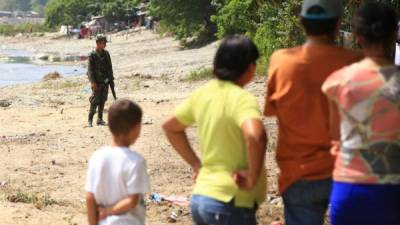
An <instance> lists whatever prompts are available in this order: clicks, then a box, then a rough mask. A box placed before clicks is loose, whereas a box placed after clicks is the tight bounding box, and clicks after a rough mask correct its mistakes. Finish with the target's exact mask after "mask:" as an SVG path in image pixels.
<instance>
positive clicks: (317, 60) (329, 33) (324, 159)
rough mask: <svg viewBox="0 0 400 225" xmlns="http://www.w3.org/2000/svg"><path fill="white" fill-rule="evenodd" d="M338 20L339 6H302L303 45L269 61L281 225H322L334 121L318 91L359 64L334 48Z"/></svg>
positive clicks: (320, 1)
mask: <svg viewBox="0 0 400 225" xmlns="http://www.w3.org/2000/svg"><path fill="white" fill-rule="evenodd" d="M342 14H343V6H342V1H341V0H305V1H304V3H303V6H302V10H301V15H300V16H301V23H302V25H303V27H304V29H305V32H306V35H307V39H306V42H305V43H304V44H303V45H301V46H298V47H295V48H291V49H281V50H278V51H276V52H275V53H274V54H273V55H272V57H271V59H270V64H269V71H268V87H267V94H266V101H265V108H264V115H265V116H276V117H277V119H278V121H279V123H278V126H279V137H278V148H277V152H276V160H277V163H278V166H279V169H280V176H279V192H280V194H281V195H282V197H283V203H284V210H285V221H286V225H322V224H324V217H325V213H326V210H327V208H328V203H329V196H330V193H331V187H332V171H333V165H334V157H333V156H331V154H330V148H331V134H330V130H329V121H330V119H332V120H338V119H337V115H335V114H329V104H328V99H327V97H326V96H325V95H324V94H323V92H322V91H321V87H322V84H323V82H324V81H325V79H326V78H327V77H328V76H329V75H330V74H331V73H332V72H334V71H336V70H338V69H340V68H342V67H344V66H346V65H349V64H351V63H353V62H356V61H358V60H361V58H362V55H361V53H356V52H353V51H350V50H345V49H343V48H339V47H337V46H336V45H335V40H336V38H337V35H338V33H339V27H340V18H341V17H342Z"/></svg>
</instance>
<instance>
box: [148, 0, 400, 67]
mask: <svg viewBox="0 0 400 225" xmlns="http://www.w3.org/2000/svg"><path fill="white" fill-rule="evenodd" d="M383 1H384V2H387V3H389V4H392V5H393V6H394V7H396V8H397V9H398V11H400V1H398V0H383ZM302 2H303V1H302V0H201V1H199V0H151V1H150V11H151V13H152V14H153V15H155V16H159V17H160V18H161V25H163V27H166V28H168V30H169V31H170V32H172V33H173V34H175V36H176V37H177V38H178V39H184V38H187V37H194V38H195V39H197V40H198V41H201V40H203V39H212V38H213V37H217V38H223V37H225V36H227V35H231V34H236V33H240V34H245V35H247V36H248V37H250V38H252V39H253V40H254V41H255V42H256V44H257V46H258V47H259V48H260V50H261V53H262V55H263V58H264V59H268V58H269V56H270V55H271V54H272V52H273V51H275V50H276V49H278V48H287V47H292V46H295V45H298V44H300V43H302V42H303V41H304V33H303V30H302V28H301V26H300V24H299V19H298V15H299V13H300V9H301V4H302ZM362 2H363V0H348V1H345V16H344V23H343V27H342V29H344V30H347V31H351V27H350V21H351V17H352V15H353V14H354V12H355V10H356V9H357V7H358V6H359V5H360V4H361V3H362ZM266 63H267V60H266Z"/></svg>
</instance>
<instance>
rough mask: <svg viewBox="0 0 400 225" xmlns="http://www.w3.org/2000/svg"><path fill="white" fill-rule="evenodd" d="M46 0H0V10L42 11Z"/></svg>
mask: <svg viewBox="0 0 400 225" xmlns="http://www.w3.org/2000/svg"><path fill="white" fill-rule="evenodd" d="M47 1H48V0H0V10H6V11H36V12H38V13H43V9H44V6H45V5H46V3H47Z"/></svg>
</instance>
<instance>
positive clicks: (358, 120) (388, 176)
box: [322, 60, 400, 184]
mask: <svg viewBox="0 0 400 225" xmlns="http://www.w3.org/2000/svg"><path fill="white" fill-rule="evenodd" d="M322 89H323V91H324V92H325V93H326V95H328V97H329V98H330V99H331V100H333V101H334V102H335V103H336V104H337V106H338V109H339V112H340V114H341V124H340V132H341V151H340V153H339V155H338V157H337V159H336V164H335V170H334V179H335V180H336V181H342V182H351V183H366V184H400V67H394V66H391V67H383V68H376V67H375V66H373V65H372V64H371V62H368V61H367V60H364V61H362V62H360V63H356V64H353V65H351V66H348V67H345V68H343V69H342V70H339V71H337V72H336V73H334V74H333V75H331V76H330V77H329V78H328V79H327V80H326V81H325V83H324V85H323V87H322Z"/></svg>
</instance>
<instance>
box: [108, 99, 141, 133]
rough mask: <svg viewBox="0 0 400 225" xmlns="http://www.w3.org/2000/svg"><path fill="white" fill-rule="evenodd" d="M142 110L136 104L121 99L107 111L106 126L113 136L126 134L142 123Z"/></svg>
mask: <svg viewBox="0 0 400 225" xmlns="http://www.w3.org/2000/svg"><path fill="white" fill-rule="evenodd" d="M142 114H143V113H142V109H141V108H140V106H139V105H137V104H136V103H134V102H132V101H130V100H127V99H121V100H118V101H117V102H115V103H114V104H113V105H112V106H111V107H110V109H109V111H108V126H109V128H110V131H111V133H112V134H113V135H121V134H126V133H128V132H129V131H130V130H131V129H132V128H133V127H134V126H136V125H138V124H140V123H141V121H142Z"/></svg>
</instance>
